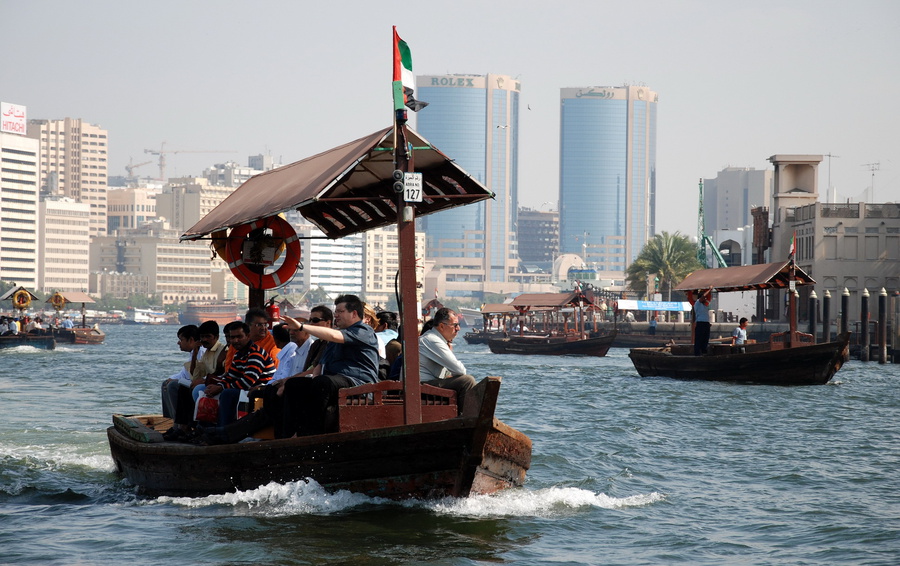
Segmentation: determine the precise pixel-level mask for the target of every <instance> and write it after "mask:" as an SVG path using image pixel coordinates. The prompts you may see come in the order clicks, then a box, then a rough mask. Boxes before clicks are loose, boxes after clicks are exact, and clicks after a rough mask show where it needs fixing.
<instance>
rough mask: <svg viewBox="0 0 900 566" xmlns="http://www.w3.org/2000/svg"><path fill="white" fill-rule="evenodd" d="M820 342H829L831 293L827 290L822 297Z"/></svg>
mask: <svg viewBox="0 0 900 566" xmlns="http://www.w3.org/2000/svg"><path fill="white" fill-rule="evenodd" d="M822 342H825V343H828V342H831V292H830V291H828V289H825V295H824V296H823V297H822Z"/></svg>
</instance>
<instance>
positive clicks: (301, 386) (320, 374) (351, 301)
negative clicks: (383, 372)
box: [284, 295, 379, 435]
mask: <svg viewBox="0 0 900 566" xmlns="http://www.w3.org/2000/svg"><path fill="white" fill-rule="evenodd" d="M364 313H365V311H364V306H363V303H362V301H360V299H359V297H357V296H356V295H341V296H340V297H338V298H337V299H335V300H334V328H326V327H322V326H306V325H304V324H303V323H301V324H300V330H304V329H305V330H306V331H307V332H308V333H309V334H310V335H311V336H314V337H316V338H318V339H319V340H325V341H326V342H328V345H327V346H326V347H325V351H324V352H323V353H322V358H321V360H320V361H319V365H318V366H316V368H315V369H313V372H312V375H313V379H311V380H310V379H300V378H296V379H291V380H288V381H286V382H285V385H284V433H285V434H286V435H291V434H292V433H293V432H297V433H299V434H301V435H310V434H322V433H324V432H326V431H327V430H328V423H326V419H327V415H328V408H329V407H334V406H336V405H337V396H338V390H339V389H342V388H345V387H354V386H356V385H362V384H363V383H375V382H376V381H378V364H379V361H378V339H377V338H376V337H375V330H374V329H373V328H372V327H371V326H369V325H367V324H364V323H363V316H364Z"/></svg>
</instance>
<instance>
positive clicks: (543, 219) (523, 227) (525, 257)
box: [516, 208, 559, 271]
mask: <svg viewBox="0 0 900 566" xmlns="http://www.w3.org/2000/svg"><path fill="white" fill-rule="evenodd" d="M518 218H519V223H518V230H516V234H517V237H518V244H519V246H518V248H519V259H520V260H522V263H523V264H536V265H538V266H540V268H541V269H545V270H548V271H549V269H550V266H551V265H552V264H553V260H555V259H556V257H557V256H558V255H559V212H557V211H555V210H548V211H541V210H532V209H530V208H520V209H519V215H518Z"/></svg>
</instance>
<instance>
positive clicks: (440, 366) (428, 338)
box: [419, 307, 475, 414]
mask: <svg viewBox="0 0 900 566" xmlns="http://www.w3.org/2000/svg"><path fill="white" fill-rule="evenodd" d="M431 323H432V326H431V329H430V330H428V331H426V332H424V333H422V335H421V336H419V379H420V380H421V381H422V383H425V384H428V385H434V386H436V387H443V388H445V389H452V390H454V391H456V405H457V408H458V410H459V414H462V412H463V406H464V404H465V399H466V393H468V391H469V390H470V389H472V388H473V387H475V378H474V377H472V376H471V375H469V374H467V373H466V366H464V365H463V364H462V362H460V361H459V360H458V359H457V358H456V354H454V353H453V340H454V339H455V338H456V335H457V334H458V333H459V315H457V314H456V313H455V312H453V311H452V310H450V309H448V308H446V307H444V308H440V309H438V310H437V312H435V313H434V316H433V317H432V319H431Z"/></svg>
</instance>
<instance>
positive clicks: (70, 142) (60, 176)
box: [28, 118, 109, 236]
mask: <svg viewBox="0 0 900 566" xmlns="http://www.w3.org/2000/svg"><path fill="white" fill-rule="evenodd" d="M28 137H30V138H34V139H36V140H38V144H39V146H40V165H39V171H40V180H39V181H40V189H41V194H48V195H56V196H64V197H69V198H72V199H75V200H76V201H78V202H84V203H87V204H89V205H90V207H91V236H104V235H106V187H107V185H106V183H107V179H106V176H107V173H108V168H109V161H108V159H109V155H108V139H109V138H108V135H107V131H106V130H104V129H102V128H100V126H97V125H94V124H89V123H87V122H84V121H82V120H81V119H80V118H64V119H62V120H29V121H28Z"/></svg>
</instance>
